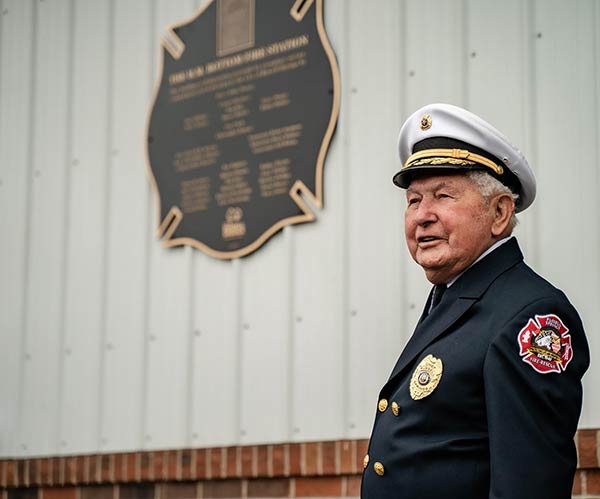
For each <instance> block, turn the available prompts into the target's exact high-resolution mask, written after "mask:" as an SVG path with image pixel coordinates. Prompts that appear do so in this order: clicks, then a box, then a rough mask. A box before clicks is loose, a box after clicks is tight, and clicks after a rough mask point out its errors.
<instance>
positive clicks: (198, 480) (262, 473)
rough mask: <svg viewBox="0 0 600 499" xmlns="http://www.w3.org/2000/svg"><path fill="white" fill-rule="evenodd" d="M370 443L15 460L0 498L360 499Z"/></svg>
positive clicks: (585, 450)
mask: <svg viewBox="0 0 600 499" xmlns="http://www.w3.org/2000/svg"><path fill="white" fill-rule="evenodd" d="M576 443H577V450H578V456H579V465H578V471H577V475H576V478H575V484H574V487H573V497H574V498H581V499H583V498H586V499H588V498H589V499H591V498H597V499H600V468H599V463H600V430H580V431H579V432H578V434H577V436H576ZM366 448H367V441H366V440H341V441H334V442H307V443H291V444H274V445H256V446H244V447H219V448H209V449H180V450H166V451H148V452H131V453H118V454H97V455H85V456H63V457H44V458H30V459H19V460H15V459H9V460H2V461H0V499H201V498H232V499H239V498H267V497H269V498H271V497H272V498H283V497H292V498H299V497H358V496H359V495H360V476H361V472H362V460H363V456H364V454H365V452H366Z"/></svg>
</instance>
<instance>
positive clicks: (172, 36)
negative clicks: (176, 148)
mask: <svg viewBox="0 0 600 499" xmlns="http://www.w3.org/2000/svg"><path fill="white" fill-rule="evenodd" d="M214 2H215V0H211V1H210V2H208V3H207V4H206V5H204V6H203V7H201V8H200V9H199V10H198V11H197V12H196V13H195V14H193V15H192V16H190V17H189V18H188V19H186V20H184V21H182V22H180V23H176V24H169V25H167V27H166V30H165V31H166V33H165V35H164V36H162V37H161V39H160V43H161V46H162V47H164V48H165V50H167V51H168V52H169V54H171V56H172V57H173V58H174V59H179V58H180V57H181V55H182V54H183V52H184V51H185V43H183V41H182V40H181V38H179V37H178V36H177V35H176V33H175V29H177V28H179V27H181V26H185V25H187V24H190V23H192V22H193V21H195V20H196V19H197V18H198V17H200V16H201V15H202V13H203V12H204V11H205V10H206V9H207V8H208V7H209V6H210V5H212V4H213V3H214ZM296 3H297V2H296ZM309 4H310V5H309V7H308V8H310V7H312V4H313V0H311V1H310V2H309ZM314 4H315V8H316V9H317V11H316V18H317V32H318V33H319V38H320V40H321V43H322V44H323V48H324V49H325V53H326V55H327V58H328V59H329V65H330V66H331V73H332V76H333V106H332V108H331V115H330V117H329V124H328V125H327V130H326V131H325V135H324V136H323V141H322V142H321V148H320V149H319V154H318V156H317V165H316V166H317V168H316V170H315V186H316V189H315V191H316V192H315V193H313V192H311V190H310V189H309V188H308V187H307V186H306V184H305V183H304V182H302V181H301V180H296V182H294V184H293V185H292V187H291V189H290V191H289V194H290V197H291V198H292V199H293V200H294V202H295V203H296V204H297V205H298V207H299V208H300V210H301V211H302V214H301V215H296V216H293V217H288V218H284V219H282V220H280V221H279V222H277V223H275V224H274V225H272V226H271V227H269V228H268V229H267V230H265V231H264V232H263V233H262V234H261V235H260V236H259V237H258V238H257V239H256V240H255V241H254V242H252V243H251V244H249V245H247V246H244V247H243V248H240V249H237V250H235V251H217V250H215V249H213V248H211V247H210V246H208V245H206V244H204V243H202V242H200V241H198V240H197V239H194V238H191V237H178V238H175V239H172V236H173V233H174V232H175V229H177V226H178V225H179V224H180V223H181V220H182V219H183V216H184V215H183V213H182V211H181V209H180V208H179V207H178V206H172V207H171V209H170V210H169V212H168V213H167V215H166V216H165V218H164V220H162V221H161V219H160V212H161V204H160V193H159V190H158V184H157V183H156V179H155V178H154V174H153V173H152V168H151V166H150V157H149V148H148V143H147V140H148V136H149V132H150V116H151V114H152V110H153V109H154V105H155V104H156V99H157V98H158V93H159V90H160V85H161V82H162V75H163V70H164V51H161V57H160V63H159V67H158V74H159V77H158V79H157V83H156V84H155V86H154V91H153V95H152V100H151V105H150V107H149V109H148V112H147V114H146V134H145V137H144V139H145V141H146V143H145V153H146V154H145V162H146V172H147V174H148V177H149V179H150V186H151V188H152V190H153V192H154V196H155V200H156V219H157V220H158V227H157V228H156V232H155V236H156V238H157V239H162V246H163V247H165V248H171V247H174V246H182V245H188V246H192V247H194V248H196V249H199V250H200V251H202V252H204V253H206V254H207V255H209V256H212V257H214V258H219V259H221V260H232V259H234V258H240V257H243V256H246V255H249V254H250V253H252V252H254V251H256V250H257V249H258V248H260V247H261V246H262V245H263V244H264V243H265V242H267V240H268V239H269V238H270V237H271V236H273V235H274V234H275V233H277V232H278V231H279V230H281V229H283V228H284V227H286V226H287V225H293V224H298V223H302V222H312V221H314V220H316V215H315V213H314V212H313V211H312V210H311V208H310V206H309V205H308V203H306V201H305V200H304V199H303V198H302V196H301V194H303V195H304V196H306V198H308V199H309V200H310V201H311V203H313V204H314V205H315V206H316V207H317V208H319V209H321V208H322V207H323V168H324V164H325V156H326V155H327V150H328V149H329V144H330V143H331V138H332V137H333V132H334V130H335V126H336V123H337V118H338V116H339V112H340V71H339V67H338V64H337V60H336V58H335V55H334V53H333V49H332V47H331V44H330V43H329V38H327V34H326V32H325V25H324V22H323V0H314ZM295 5H296V4H294V6H295ZM308 8H306V9H303V12H302V17H300V16H294V15H292V12H291V11H290V15H291V16H292V17H294V19H296V21H298V22H300V21H301V20H302V18H303V17H304V15H305V14H306V12H307V11H308ZM292 10H293V7H292Z"/></svg>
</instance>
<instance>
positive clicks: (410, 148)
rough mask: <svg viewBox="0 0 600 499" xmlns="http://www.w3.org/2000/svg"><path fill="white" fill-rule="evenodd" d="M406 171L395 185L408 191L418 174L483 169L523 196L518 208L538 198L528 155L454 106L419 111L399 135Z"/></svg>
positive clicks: (400, 175)
mask: <svg viewBox="0 0 600 499" xmlns="http://www.w3.org/2000/svg"><path fill="white" fill-rule="evenodd" d="M398 149H399V151H400V161H401V162H402V169H401V170H400V171H399V172H398V173H397V174H396V175H394V179H393V180H394V183H395V184H396V185H397V186H399V187H402V188H404V189H406V188H407V187H408V186H409V185H410V182H411V180H412V178H413V177H414V176H415V175H421V174H422V175H436V174H446V173H448V171H449V170H453V171H463V172H464V171H470V170H481V171H485V172H486V173H489V174H490V175H492V176H493V177H495V178H497V179H498V180H500V182H502V183H503V184H505V185H507V186H508V187H509V188H510V189H511V191H512V192H514V193H515V194H518V195H519V199H518V200H517V201H516V211H517V212H520V211H523V210H524V209H525V208H527V207H528V206H529V205H531V203H533V200H534V199H535V190H536V182H535V176H534V175H533V171H532V170H531V168H530V166H529V163H528V162H527V160H526V159H525V156H523V154H522V153H521V151H519V149H517V148H516V147H515V146H514V145H512V144H511V143H510V142H509V141H508V140H507V138H506V137H505V136H504V135H503V134H502V133H500V132H499V131H498V130H497V129H496V128H494V127H493V126H492V125H490V124H489V123H487V122H486V121H484V120H482V119H481V118H480V117H479V116H476V115H474V114H473V113H471V112H469V111H466V110H465V109H462V108H460V107H456V106H452V105H450V104H430V105H428V106H425V107H422V108H421V109H419V110H417V111H415V112H414V113H413V114H412V115H411V116H410V117H409V118H408V119H407V120H406V122H405V123H404V125H403V126H402V129H401V130H400V136H399V137H398Z"/></svg>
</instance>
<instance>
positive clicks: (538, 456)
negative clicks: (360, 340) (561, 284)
mask: <svg viewBox="0 0 600 499" xmlns="http://www.w3.org/2000/svg"><path fill="white" fill-rule="evenodd" d="M426 309H427V308H426ZM428 355H432V356H433V357H435V358H436V359H439V360H440V361H441V364H442V366H443V370H442V375H441V378H440V379H439V382H438V384H437V385H436V386H435V388H434V389H433V391H432V392H431V393H430V394H429V395H428V396H425V397H424V398H421V399H419V400H414V399H413V397H411V393H410V389H409V386H410V382H411V378H412V377H413V373H414V371H415V370H418V366H419V364H420V363H421V361H422V360H423V359H425V358H426V357H427V356H428ZM588 365H589V351H588V346H587V342H586V339H585V335H584V331H583V326H582V323H581V320H580V318H579V316H578V314H577V312H576V310H575V309H574V308H573V306H572V305H571V304H570V303H569V301H568V299H567V297H566V296H565V295H564V294H563V293H562V292H561V291H560V290H558V289H556V288H555V287H553V286H552V285H551V284H549V283H548V282H547V281H545V280H544V279H542V278H541V277H540V276H538V275H537V274H536V273H535V272H533V270H531V268H529V267H528V266H527V265H526V264H525V263H524V262H523V255H522V253H521V251H520V249H519V246H518V244H517V241H516V239H514V238H513V239H511V240H509V241H507V242H506V243H504V244H503V245H501V246H500V247H499V248H497V249H496V250H494V251H493V252H492V253H490V254H489V255H487V256H486V257H485V258H483V259H482V260H480V261H479V262H477V263H476V264H475V265H473V266H472V267H471V268H469V269H468V270H467V271H466V272H465V273H464V274H463V275H462V276H461V277H459V278H458V280H457V281H456V282H455V283H454V284H453V285H452V286H451V287H450V288H448V290H447V291H446V293H445V294H444V295H443V298H442V300H441V302H440V303H439V305H437V307H435V308H434V309H433V310H432V312H431V313H430V314H429V315H426V314H425V313H424V315H423V317H422V318H421V320H420V322H419V324H418V325H417V327H416V329H415V332H414V333H413V335H412V337H411V339H410V341H409V342H408V344H407V345H406V348H405V349H404V351H403V352H402V354H401V355H400V358H399V359H398V362H397V363H396V366H395V367H394V369H393V371H392V374H391V376H390V379H389V380H388V382H387V383H386V384H385V386H384V387H383V389H382V390H381V393H380V395H379V400H380V401H384V402H382V403H380V404H378V408H376V417H375V423H374V427H373V432H372V435H371V439H370V442H369V450H368V455H367V456H366V457H365V463H364V464H365V469H364V472H363V480H362V489H361V497H362V498H363V499H391V498H402V499H434V498H435V499H439V498H445V499H471V498H473V499H487V498H494V499H496V498H506V499H535V498H544V499H568V498H570V497H571V487H572V483H573V476H574V473H575V467H576V462H577V458H576V450H575V445H574V442H573V436H574V434H575V431H576V429H577V422H578V419H579V414H580V411H581V401H582V387H581V377H582V375H583V374H584V372H585V371H586V369H587V367H588ZM426 378H427V377H425V378H424V379H422V381H424V382H425V381H427V379H426ZM413 382H414V381H413ZM392 404H393V407H392Z"/></svg>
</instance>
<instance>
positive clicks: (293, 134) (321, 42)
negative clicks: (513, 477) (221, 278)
mask: <svg viewBox="0 0 600 499" xmlns="http://www.w3.org/2000/svg"><path fill="white" fill-rule="evenodd" d="M161 44H162V63H161V69H160V79H159V82H158V85H157V87H156V89H155V93H154V99H153V103H152V106H151V110H150V113H149V119H148V127H147V159H148V172H149V177H150V180H151V184H152V187H153V189H154V192H155V198H156V210H157V219H158V223H157V237H159V238H160V239H162V242H163V245H165V246H181V245H191V246H194V247H196V248H198V249H200V250H202V251H204V252H205V253H207V254H209V255H211V256H214V257H217V258H223V259H231V258H237V257H241V256H245V255H248V254H249V253H251V252H253V251H255V250H256V249H258V248H259V247H260V246H261V245H262V244H264V243H265V242H266V241H267V240H268V239H269V238H270V237H271V236H273V235H274V234H275V233H277V232H278V231H279V230H281V229H282V228H283V227H285V226H286V225H290V224H298V223H304V222H311V221H313V220H315V214H314V212H313V211H312V210H311V208H310V206H309V204H312V205H313V206H316V207H317V208H321V207H322V205H323V167H324V161H325V156H326V154H327V148H328V146H329V143H330V141H331V138H332V136H333V133H334V130H335V125H336V121H337V116H338V113H339V99H340V97H339V94H340V92H339V87H340V84H339V72H338V68H337V63H336V60H335V56H334V54H333V51H332V49H331V46H330V44H329V41H328V39H327V35H326V33H325V27H324V24H323V0H212V1H210V2H208V3H207V5H205V6H204V7H203V8H202V9H201V10H200V11H199V12H197V13H196V15H194V16H193V17H192V18H191V19H189V20H187V21H185V22H182V23H180V24H176V25H172V26H169V27H168V28H167V32H166V34H165V36H164V37H163V38H162V40H161ZM307 201H308V202H307ZM309 202H310V203H309Z"/></svg>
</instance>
